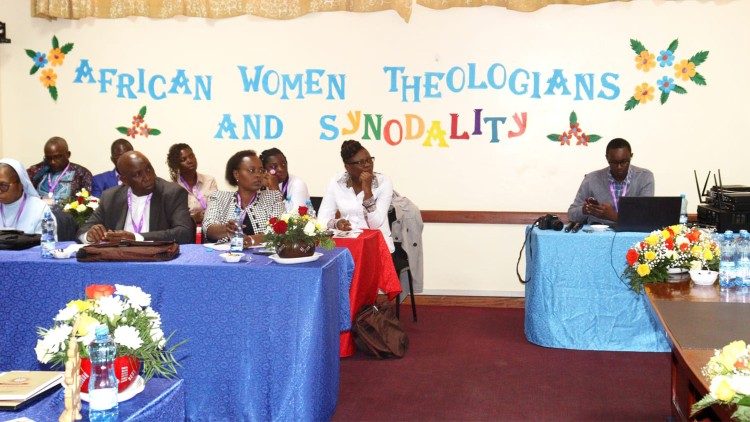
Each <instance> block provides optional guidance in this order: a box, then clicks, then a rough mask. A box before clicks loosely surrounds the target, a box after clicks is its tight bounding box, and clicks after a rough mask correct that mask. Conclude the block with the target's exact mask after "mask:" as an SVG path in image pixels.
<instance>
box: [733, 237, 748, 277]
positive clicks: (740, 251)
mask: <svg viewBox="0 0 750 422" xmlns="http://www.w3.org/2000/svg"><path fill="white" fill-rule="evenodd" d="M736 256H737V264H736V271H737V278H736V282H735V283H736V284H738V285H740V286H743V287H749V286H750V233H748V231H747V230H740V238H739V239H738V240H737V254H736Z"/></svg>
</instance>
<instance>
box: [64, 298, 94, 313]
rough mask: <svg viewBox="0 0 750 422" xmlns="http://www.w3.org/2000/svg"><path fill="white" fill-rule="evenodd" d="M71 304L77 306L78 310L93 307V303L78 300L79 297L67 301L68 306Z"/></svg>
mask: <svg viewBox="0 0 750 422" xmlns="http://www.w3.org/2000/svg"><path fill="white" fill-rule="evenodd" d="M71 305H75V306H76V307H78V312H84V311H88V310H89V309H91V308H93V307H94V305H93V304H92V303H91V302H89V301H88V300H80V299H78V300H71V301H70V302H68V306H71Z"/></svg>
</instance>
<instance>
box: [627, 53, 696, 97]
mask: <svg viewBox="0 0 750 422" xmlns="http://www.w3.org/2000/svg"><path fill="white" fill-rule="evenodd" d="M678 46H679V42H678V40H677V39H675V40H674V41H672V42H671V43H670V44H669V47H667V49H666V50H661V51H659V55H658V56H654V54H653V53H651V52H649V50H648V49H646V47H645V46H644V45H643V44H642V43H641V42H640V41H638V40H636V39H631V40H630V48H631V49H632V50H633V51H634V52H635V68H636V69H638V70H640V71H643V72H646V73H648V72H650V71H651V70H652V69H654V68H655V67H656V64H657V63H658V64H659V69H660V70H661V69H663V70H665V71H666V70H667V69H669V68H670V67H671V68H672V69H674V73H673V74H669V75H663V76H662V77H661V78H660V79H657V80H656V88H658V89H659V91H661V94H660V96H659V102H660V103H661V104H664V103H666V102H667V100H669V95H670V94H671V93H673V92H675V93H677V94H687V90H686V89H685V88H684V87H682V86H680V85H678V84H676V83H675V80H680V81H684V82H687V81H692V82H693V83H694V84H696V85H706V79H705V78H704V77H703V75H701V74H700V73H698V71H697V70H696V68H697V67H698V66H700V65H701V64H702V63H703V62H705V61H706V59H707V58H708V51H699V52H697V53H695V54H693V55H692V56H691V57H690V58H689V59H682V60H679V61H677V63H676V64H675V52H676V51H677V47H678ZM672 76H674V77H672ZM655 92H656V89H655V88H654V87H653V86H652V85H650V84H649V83H648V82H643V83H641V84H639V85H637V86H636V87H635V92H634V94H633V96H632V97H630V98H629V99H628V101H627V102H626V103H625V110H626V111H627V110H632V109H634V108H635V107H636V106H637V105H641V104H646V103H647V102H649V101H651V100H653V99H654V94H655Z"/></svg>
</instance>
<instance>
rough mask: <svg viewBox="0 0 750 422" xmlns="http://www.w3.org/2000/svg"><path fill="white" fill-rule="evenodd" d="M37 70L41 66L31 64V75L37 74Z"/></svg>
mask: <svg viewBox="0 0 750 422" xmlns="http://www.w3.org/2000/svg"><path fill="white" fill-rule="evenodd" d="M37 70H39V66H37V65H34V66H31V69H30V70H29V75H33V74H35V73H36V71H37Z"/></svg>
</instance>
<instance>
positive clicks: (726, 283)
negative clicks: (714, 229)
mask: <svg viewBox="0 0 750 422" xmlns="http://www.w3.org/2000/svg"><path fill="white" fill-rule="evenodd" d="M719 247H720V248H721V261H720V262H719V286H721V287H732V286H734V285H735V284H734V282H735V278H736V277H737V271H736V268H735V259H736V255H737V253H736V251H737V248H736V245H735V243H734V233H732V231H731V230H727V231H725V232H724V237H723V239H722V241H721V245H720V246H719Z"/></svg>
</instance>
